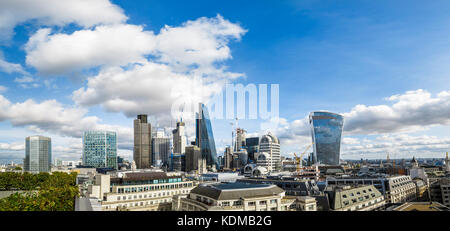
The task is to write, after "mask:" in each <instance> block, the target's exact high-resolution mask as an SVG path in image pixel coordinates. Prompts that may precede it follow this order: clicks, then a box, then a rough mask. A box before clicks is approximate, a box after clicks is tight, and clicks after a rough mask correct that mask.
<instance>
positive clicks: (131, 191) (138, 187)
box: [88, 172, 195, 211]
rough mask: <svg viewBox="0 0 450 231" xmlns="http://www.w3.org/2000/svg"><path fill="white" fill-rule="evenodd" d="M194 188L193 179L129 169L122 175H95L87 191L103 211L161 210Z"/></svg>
mask: <svg viewBox="0 0 450 231" xmlns="http://www.w3.org/2000/svg"><path fill="white" fill-rule="evenodd" d="M194 187H195V185H194V182H193V181H185V180H183V178H182V177H181V176H176V175H173V176H168V175H167V174H166V173H164V172H129V173H124V174H122V177H118V176H114V177H110V176H109V175H102V174H98V175H96V176H95V184H94V185H89V190H88V191H89V197H94V198H98V200H99V201H100V202H101V207H102V210H103V211H114V210H130V211H144V210H145V211H156V210H158V211H161V210H170V209H171V207H172V197H173V196H174V195H179V194H188V193H189V192H190V191H191V189H193V188H194Z"/></svg>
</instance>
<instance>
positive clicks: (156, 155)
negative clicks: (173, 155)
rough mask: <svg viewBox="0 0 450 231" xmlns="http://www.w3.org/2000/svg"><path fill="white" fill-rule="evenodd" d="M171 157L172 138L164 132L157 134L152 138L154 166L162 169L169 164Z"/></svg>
mask: <svg viewBox="0 0 450 231" xmlns="http://www.w3.org/2000/svg"><path fill="white" fill-rule="evenodd" d="M169 156H170V138H169V137H166V136H165V135H164V132H163V131H158V132H156V135H155V137H153V138H152V165H153V166H156V167H161V166H163V165H165V164H167V163H168V161H169Z"/></svg>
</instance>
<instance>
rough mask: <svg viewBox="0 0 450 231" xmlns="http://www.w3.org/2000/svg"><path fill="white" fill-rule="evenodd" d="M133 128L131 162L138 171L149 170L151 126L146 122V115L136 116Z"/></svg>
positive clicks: (150, 161) (150, 162) (150, 160)
mask: <svg viewBox="0 0 450 231" xmlns="http://www.w3.org/2000/svg"><path fill="white" fill-rule="evenodd" d="M133 126H134V147H133V160H134V161H135V162H136V167H137V168H138V169H145V168H150V166H151V165H152V125H151V124H150V123H148V122H147V115H138V116H137V119H135V120H134V123H133Z"/></svg>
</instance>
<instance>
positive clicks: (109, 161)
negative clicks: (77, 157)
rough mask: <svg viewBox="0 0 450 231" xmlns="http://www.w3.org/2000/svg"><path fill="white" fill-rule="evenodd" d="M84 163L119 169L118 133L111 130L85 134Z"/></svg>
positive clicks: (97, 166) (96, 166) (95, 166)
mask: <svg viewBox="0 0 450 231" xmlns="http://www.w3.org/2000/svg"><path fill="white" fill-rule="evenodd" d="M83 165H85V166H91V167H94V168H113V169H117V135H116V133H115V132H110V131H86V132H84V134H83Z"/></svg>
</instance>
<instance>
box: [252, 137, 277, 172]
mask: <svg viewBox="0 0 450 231" xmlns="http://www.w3.org/2000/svg"><path fill="white" fill-rule="evenodd" d="M256 164H257V165H258V166H262V167H266V168H267V170H268V171H269V172H278V171H280V170H281V152H280V141H279V140H278V138H277V137H276V136H274V135H273V134H271V133H270V132H269V133H268V134H266V135H264V136H262V137H261V140H260V143H259V153H258V155H257V157H256Z"/></svg>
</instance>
